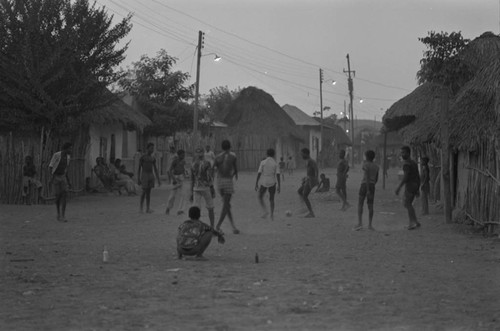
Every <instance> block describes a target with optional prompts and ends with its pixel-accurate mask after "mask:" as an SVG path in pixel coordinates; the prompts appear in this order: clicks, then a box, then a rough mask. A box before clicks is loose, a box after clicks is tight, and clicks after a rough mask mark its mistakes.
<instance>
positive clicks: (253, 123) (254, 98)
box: [217, 87, 305, 169]
mask: <svg viewBox="0 0 500 331" xmlns="http://www.w3.org/2000/svg"><path fill="white" fill-rule="evenodd" d="M224 123H226V124H227V125H228V128H227V130H226V134H225V135H226V138H228V139H230V140H231V143H232V146H233V150H234V151H235V152H236V153H237V154H238V162H239V164H238V166H239V167H240V168H241V169H256V168H257V167H258V165H259V163H260V161H261V160H262V159H263V158H265V156H266V150H267V149H268V148H274V149H275V150H276V156H277V157H278V158H279V157H280V156H286V155H297V154H298V151H299V147H300V144H303V143H304V141H305V139H304V134H303V132H302V131H301V130H299V129H298V128H297V127H296V126H295V123H294V122H293V120H292V119H291V118H290V117H289V116H288V115H287V114H286V112H285V111H284V110H283V109H282V108H281V107H280V106H279V105H278V104H277V103H276V101H274V99H273V97H272V96H271V95H270V94H268V93H266V92H264V91H263V90H260V89H258V88H256V87H247V88H244V89H243V90H241V91H240V93H239V95H238V97H237V98H236V99H235V100H233V101H232V102H231V104H229V106H228V114H227V116H226V117H225V118H224ZM223 138H224V137H220V138H218V140H220V139H223ZM218 146H219V145H217V147H218Z"/></svg>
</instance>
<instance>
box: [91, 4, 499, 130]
mask: <svg viewBox="0 0 500 331" xmlns="http://www.w3.org/2000/svg"><path fill="white" fill-rule="evenodd" d="M97 4H98V5H99V6H106V8H107V9H108V13H109V14H111V15H115V17H116V18H120V19H121V18H123V17H124V16H125V15H126V14H127V13H128V12H131V13H133V14H134V17H133V19H132V23H133V28H132V31H131V33H130V34H129V35H128V37H127V38H126V40H127V41H130V46H129V49H128V51H127V58H126V60H125V62H124V63H123V66H124V67H125V66H127V65H129V64H131V63H132V62H134V61H137V60H139V58H140V56H141V55H143V54H146V55H148V56H150V57H153V56H155V55H156V52H158V50H160V49H161V48H164V49H165V50H167V52H168V54H170V55H172V56H174V57H176V58H177V59H178V60H177V64H176V66H175V68H174V69H175V70H181V71H183V72H188V73H189V74H190V75H191V83H194V81H195V78H196V56H195V54H196V45H197V41H198V31H200V30H201V31H203V32H204V33H205V43H204V48H203V49H202V54H203V55H204V56H203V57H202V59H201V71H200V93H201V94H206V93H208V91H209V90H210V89H212V88H214V87H217V86H227V87H228V88H229V89H231V90H232V89H236V88H238V87H241V88H244V87H247V86H256V87H258V88H261V89H263V90H264V91H266V92H267V93H269V94H271V95H272V96H273V97H274V99H275V100H276V102H277V103H278V104H279V105H281V106H282V105H284V104H291V105H295V106H297V107H299V108H300V109H302V110H303V111H304V112H306V113H307V114H309V115H312V114H313V112H315V111H318V110H319V109H320V106H319V105H320V97H319V95H320V93H319V69H320V68H322V69H323V70H324V80H325V82H324V83H323V106H324V107H326V106H328V107H331V110H329V111H326V112H325V113H324V116H328V115H330V114H331V113H335V114H337V115H340V112H341V111H343V109H344V102H346V103H348V102H349V96H348V89H347V76H346V74H345V73H344V70H347V59H346V55H347V54H349V56H350V62H351V70H353V71H355V77H354V97H355V100H354V103H353V105H354V116H355V117H357V118H359V119H361V118H364V119H375V118H376V119H377V120H380V119H381V117H382V115H383V114H384V112H385V110H386V109H387V108H389V107H390V106H391V105H392V104H393V103H394V102H396V101H397V100H399V99H400V98H402V97H404V96H405V95H407V94H408V93H410V92H411V91H412V90H413V89H415V88H416V87H417V82H416V78H415V76H416V73H417V71H418V69H419V61H420V59H421V58H422V56H423V52H424V51H425V50H426V49H425V47H424V44H422V43H421V42H420V41H419V40H418V38H420V37H425V36H427V34H428V32H429V31H438V32H439V31H445V32H453V31H461V32H462V35H463V36H464V37H465V38H468V39H474V38H476V37H478V36H479V35H480V34H482V33H483V32H486V31H492V32H494V33H495V34H498V33H500V0H169V1H166V0H141V1H137V0H97ZM214 53H215V54H217V55H219V56H220V57H221V58H222V60H221V61H219V62H214V61H213V58H214V55H213V54H214ZM332 80H335V81H336V82H337V83H336V84H335V85H331V84H330V82H331V81H332ZM361 99H362V100H363V102H362V103H360V100H361Z"/></svg>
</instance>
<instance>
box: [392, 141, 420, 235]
mask: <svg viewBox="0 0 500 331" xmlns="http://www.w3.org/2000/svg"><path fill="white" fill-rule="evenodd" d="M401 158H402V159H403V172H404V176H403V179H402V180H401V183H400V184H399V186H398V188H397V189H396V195H399V191H400V190H401V188H402V187H403V185H404V187H405V193H404V198H403V205H404V206H405V208H406V209H407V210H408V220H409V223H410V224H409V225H408V227H407V229H408V230H415V229H417V228H419V227H420V226H421V224H420V223H419V222H418V220H417V214H416V213H415V208H414V207H413V200H415V198H416V197H418V196H419V195H420V193H419V190H420V174H419V173H418V165H417V162H415V161H413V160H412V159H411V150H410V147H408V146H403V147H401Z"/></svg>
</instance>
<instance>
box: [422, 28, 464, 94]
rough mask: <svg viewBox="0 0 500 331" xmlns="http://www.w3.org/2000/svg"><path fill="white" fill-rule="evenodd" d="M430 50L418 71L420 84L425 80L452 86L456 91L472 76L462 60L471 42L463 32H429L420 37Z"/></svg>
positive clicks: (453, 91) (452, 89)
mask: <svg viewBox="0 0 500 331" xmlns="http://www.w3.org/2000/svg"><path fill="white" fill-rule="evenodd" d="M418 40H419V41H421V42H422V43H424V44H425V45H426V46H427V48H428V50H427V51H425V52H424V58H423V59H422V60H420V66H421V68H420V70H419V71H418V72H417V79H418V83H419V84H423V83H425V82H433V83H439V84H442V85H444V86H447V87H450V88H451V91H452V93H456V92H457V91H458V89H459V88H460V87H461V86H463V84H464V83H465V82H467V81H468V80H469V79H470V78H471V77H472V73H471V71H470V70H469V69H468V68H467V66H466V65H465V64H464V63H463V62H462V60H461V58H460V55H461V52H462V51H463V50H464V48H465V47H466V46H467V44H468V43H469V41H470V40H469V39H464V38H463V37H462V34H461V32H452V33H450V34H448V33H447V32H440V33H437V32H434V31H431V32H429V34H428V36H427V37H424V38H418Z"/></svg>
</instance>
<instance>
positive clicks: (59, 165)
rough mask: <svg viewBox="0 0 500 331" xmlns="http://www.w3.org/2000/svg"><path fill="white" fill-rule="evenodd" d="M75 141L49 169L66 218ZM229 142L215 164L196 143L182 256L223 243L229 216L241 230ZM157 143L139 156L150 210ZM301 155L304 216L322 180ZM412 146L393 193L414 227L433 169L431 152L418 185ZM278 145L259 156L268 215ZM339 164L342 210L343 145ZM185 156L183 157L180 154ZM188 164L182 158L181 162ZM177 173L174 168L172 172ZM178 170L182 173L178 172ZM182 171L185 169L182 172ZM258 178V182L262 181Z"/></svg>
mask: <svg viewBox="0 0 500 331" xmlns="http://www.w3.org/2000/svg"><path fill="white" fill-rule="evenodd" d="M71 148H72V144H71V143H67V144H65V145H64V146H63V148H62V150H61V151H60V152H57V153H55V154H54V156H53V157H52V159H51V162H50V164H49V168H50V173H51V174H52V175H53V177H52V179H51V183H52V184H53V185H54V188H55V194H56V207H57V219H58V220H60V221H63V222H66V219H65V210H66V191H67V187H68V186H69V181H68V176H67V167H68V164H69V159H70V157H69V156H70V154H71ZM230 148H231V144H230V142H229V141H228V140H224V141H223V142H222V149H223V152H222V153H221V154H219V155H218V156H217V157H215V158H214V160H213V164H212V162H210V160H207V158H206V157H205V152H204V151H203V149H202V148H198V149H196V160H195V161H194V163H193V165H192V169H191V192H192V195H191V199H190V200H191V201H192V202H193V207H191V208H190V209H189V220H188V221H185V222H184V223H182V224H181V225H180V226H179V229H178V236H177V252H178V257H179V258H182V257H183V256H184V255H194V256H196V257H197V258H203V252H204V251H205V249H206V248H207V247H208V245H209V244H210V241H211V238H212V236H217V237H218V241H219V242H220V243H224V241H225V240H224V233H223V232H222V231H221V230H220V227H221V225H222V222H223V221H224V219H225V217H226V216H228V218H229V221H230V224H231V226H232V228H233V233H234V234H238V233H239V230H238V229H237V228H236V227H235V225H234V221H233V215H232V212H231V204H230V201H231V197H232V194H233V193H234V186H233V185H234V184H233V178H235V179H238V170H237V166H236V155H235V154H234V153H232V152H231V151H230ZM153 151H154V145H153V144H152V143H150V144H148V146H147V153H146V154H144V155H143V156H142V157H141V159H140V161H139V170H138V177H137V178H138V184H139V185H142V188H143V192H142V195H141V198H140V209H141V211H142V210H143V205H144V202H145V201H146V206H147V210H146V212H148V213H151V212H152V210H151V209H150V197H151V189H152V188H153V187H154V182H155V177H156V179H157V180H158V185H161V181H160V177H159V176H158V169H157V167H156V159H155V157H154V156H153ZM301 154H302V158H303V159H304V160H305V163H306V176H305V177H304V178H303V179H302V183H301V186H300V188H299V190H298V194H299V196H300V198H301V200H302V201H303V202H304V203H305V205H306V207H307V209H308V212H307V214H306V215H305V216H304V217H306V218H312V217H315V215H314V212H313V209H312V205H311V202H310V201H309V198H308V197H309V194H310V193H311V191H312V189H313V188H314V187H315V186H316V185H318V184H319V181H318V166H317V164H316V162H315V161H314V160H313V159H311V158H310V152H309V149H307V148H303V149H302V150H301ZM410 155H411V154H410V148H409V147H408V146H403V147H402V148H401V158H402V159H403V172H404V176H403V178H402V180H401V182H400V184H399V185H398V187H397V189H396V191H395V193H396V195H399V193H400V190H401V189H402V187H403V186H404V187H405V190H404V198H403V204H404V206H405V208H406V209H407V210H408V218H409V225H408V227H407V229H408V230H414V229H417V228H419V227H420V226H421V224H420V223H419V222H418V220H417V217H416V212H415V209H414V207H413V201H414V199H415V198H416V197H418V196H419V192H420V189H422V192H423V195H424V197H425V199H427V195H428V193H429V187H428V186H429V185H428V182H429V180H428V179H429V178H428V177H429V170H428V165H427V163H428V158H426V157H424V158H423V162H422V175H423V182H424V183H423V185H422V187H420V175H419V170H418V165H417V163H416V162H415V161H413V160H412V159H411V157H410ZM274 156H275V151H274V149H269V150H268V151H267V158H265V159H264V160H262V161H261V163H260V165H259V170H258V174H257V179H256V183H255V190H256V191H258V199H259V202H260V204H261V206H262V208H263V209H264V211H265V214H264V217H267V215H268V213H267V211H266V210H267V209H266V206H265V203H264V201H263V197H264V195H265V193H266V192H269V198H270V216H271V219H274V207H275V206H274V196H275V193H276V192H278V193H279V192H280V190H281V176H280V166H279V164H278V163H277V162H276V161H275V159H274ZM339 158H340V161H339V164H338V166H337V184H336V191H337V194H338V195H339V197H340V198H341V200H342V207H341V210H343V211H345V210H346V209H348V208H349V207H350V205H349V203H348V202H347V199H346V180H347V177H348V175H347V174H348V171H349V165H348V163H347V161H346V160H345V151H344V150H341V151H340V153H339ZM374 159H375V152H374V151H372V150H369V151H366V152H365V161H364V163H363V167H362V170H363V179H362V181H361V185H360V189H359V200H358V224H357V225H356V226H355V227H354V230H356V231H357V230H361V229H362V228H363V225H362V215H363V207H364V201H365V200H366V201H367V205H368V229H370V230H373V226H372V221H373V214H374V211H373V203H374V197H375V184H376V183H377V181H378V176H379V167H378V166H377V165H376V164H375V163H374V162H373V161H374ZM181 160H182V157H181ZM181 164H182V165H184V164H183V163H181ZM215 171H217V187H218V189H219V194H220V195H221V197H222V200H223V206H222V211H221V215H220V218H219V221H218V223H217V226H215V227H214V225H215V215H214V204H213V198H214V197H215V190H214V187H213V180H214V172H215ZM174 175H175V174H174ZM178 175H180V174H178ZM182 175H183V174H182ZM181 177H183V176H179V177H175V176H174V187H175V184H176V183H175V181H176V180H182V179H181ZM259 182H260V186H259ZM202 199H203V200H204V201H205V205H206V208H207V209H208V216H209V220H210V225H208V224H205V223H203V222H201V221H200V220H199V218H200V208H199V206H200V204H201V200H202ZM425 202H426V201H424V204H423V207H424V214H426V213H428V206H427V204H426V203H425ZM169 208H170V203H169V205H168V206H167V210H166V212H167V213H168V212H169Z"/></svg>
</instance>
